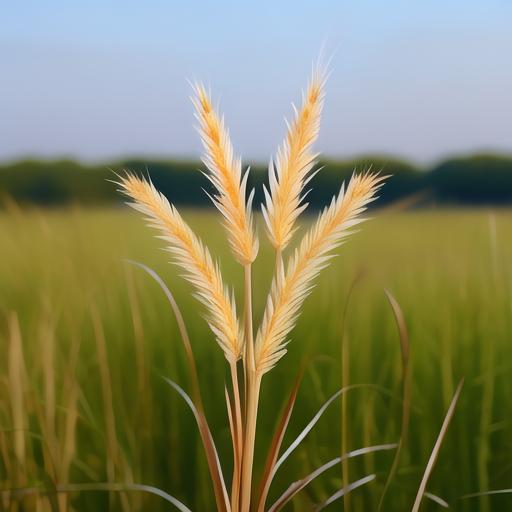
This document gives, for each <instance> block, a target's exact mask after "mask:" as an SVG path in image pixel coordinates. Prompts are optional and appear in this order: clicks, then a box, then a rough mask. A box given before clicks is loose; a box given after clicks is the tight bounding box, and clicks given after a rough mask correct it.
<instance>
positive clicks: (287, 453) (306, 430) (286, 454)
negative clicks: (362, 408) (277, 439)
mask: <svg viewBox="0 0 512 512" xmlns="http://www.w3.org/2000/svg"><path fill="white" fill-rule="evenodd" d="M355 387H359V386H348V387H346V388H341V389H340V390H339V391H337V392H336V393H334V395H332V396H331V398H329V400H327V402H325V403H324V405H322V407H320V409H319V410H318V412H317V413H316V414H315V415H314V416H313V418H312V419H311V421H310V422H309V423H308V424H307V425H306V427H305V428H304V430H303V431H302V432H301V433H300V434H299V435H298V436H297V438H296V439H295V441H293V443H292V444H291V445H290V446H289V447H288V449H287V450H286V451H285V452H284V453H283V455H281V457H280V458H279V460H278V461H277V462H276V464H275V466H274V470H273V475H275V474H276V473H277V470H278V469H279V468H280V467H281V464H283V462H284V461H285V460H286V459H287V458H288V457H289V456H290V454H291V453H292V452H293V451H294V450H295V448H297V446H299V444H300V443H301V442H302V441H303V440H304V438H305V437H306V436H307V435H308V434H309V432H311V430H312V429H313V427H314V426H315V425H316V424H317V422H318V420H319V419H320V418H321V417H322V415H323V413H324V412H325V411H326V409H327V408H328V407H329V405H331V404H332V402H334V400H336V398H338V397H339V396H340V395H342V394H343V393H345V392H347V391H348V390H349V389H353V388H355Z"/></svg>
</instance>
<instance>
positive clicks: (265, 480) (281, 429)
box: [257, 368, 303, 512]
mask: <svg viewBox="0 0 512 512" xmlns="http://www.w3.org/2000/svg"><path fill="white" fill-rule="evenodd" d="M302 376H303V369H302V368H301V369H300V370H299V373H298V375H297V377H296V379H295V383H294V385H293V388H292V390H291V393H290V397H289V398H288V402H287V403H286V406H285V408H284V410H283V414H282V416H281V419H280V421H279V424H278V426H277V428H276V431H275V432H274V436H273V437H272V443H271V445H270V449H269V451H268V456H267V461H266V463H265V469H264V471H263V475H262V477H261V483H260V488H259V492H258V496H259V498H258V506H257V510H258V512H263V510H264V509H265V502H266V500H267V496H268V491H269V489H270V484H271V483H272V480H273V478H274V474H275V471H274V468H275V465H276V461H277V457H278V455H279V450H280V449H281V445H282V443H283V439H284V435H285V433H286V429H287V427H288V423H289V421H290V417H291V415H292V412H293V407H294V405H295V401H296V399H297V393H298V391H299V387H300V383H301V381H302Z"/></svg>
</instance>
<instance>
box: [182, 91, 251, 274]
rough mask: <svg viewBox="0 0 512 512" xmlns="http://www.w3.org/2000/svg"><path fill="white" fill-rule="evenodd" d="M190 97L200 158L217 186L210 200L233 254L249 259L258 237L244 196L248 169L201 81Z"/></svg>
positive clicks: (249, 202) (209, 177)
mask: <svg viewBox="0 0 512 512" xmlns="http://www.w3.org/2000/svg"><path fill="white" fill-rule="evenodd" d="M195 93H196V97H195V98H194V99H193V100H192V101H193V104H194V106H195V109H196V118H197V120H198V121H199V133H200V135H201V139H202V141H203V146H204V149H205V156H204V157H203V162H204V163H205V165H206V167H207V168H208V170H209V173H208V174H206V176H207V177H208V179H209V180H210V181H211V182H212V184H213V186H214V187H215V189H216V190H217V193H218V195H217V196H216V197H213V198H212V200H213V203H214V204H215V206H216V207H217V208H218V209H219V211H220V212H221V213H222V215H223V216H224V220H225V224H226V230H227V233H228V239H229V243H230V245H231V249H232V251H233V254H234V255H235V258H236V259H237V260H238V262H239V263H240V264H242V265H247V264H249V263H252V262H253V261H254V260H255V259H256V255H257V254H258V239H257V238H256V235H255V233H254V229H253V221H252V198H253V196H254V191H252V192H251V195H250V196H249V199H248V200H246V191H247V179H248V177H249V170H247V171H246V172H245V174H244V175H243V176H242V161H241V160H240V158H237V157H235V156H234V152H233V146H232V144H231V140H230V138H229V133H228V131H227V130H226V127H225V125H224V120H223V118H222V117H220V116H219V114H218V113H217V112H216V111H215V109H214V108H213V105H212V102H211V99H210V96H209V95H208V93H207V92H206V89H205V88H204V86H202V85H196V86H195Z"/></svg>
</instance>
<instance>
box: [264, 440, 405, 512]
mask: <svg viewBox="0 0 512 512" xmlns="http://www.w3.org/2000/svg"><path fill="white" fill-rule="evenodd" d="M396 447H397V445H396V444H381V445H376V446H368V447H366V448H360V449H358V450H353V451H351V452H348V453H346V454H344V455H342V456H341V457H336V458H335V459H332V460H330V461H329V462H326V463H325V464H324V465H322V466H320V467H319V468H318V469H316V470H315V471H313V472H312V473H310V474H309V475H308V476H306V477H304V478H302V479H301V480H297V481H296V482H294V483H293V484H291V485H290V487H288V489H287V490H286V491H285V492H284V493H283V494H282V495H281V496H280V497H279V498H278V500H277V501H276V502H275V503H274V504H273V505H272V506H271V507H270V509H269V510H268V512H277V511H278V510H281V509H282V508H283V507H284V506H285V505H286V504H287V503H288V502H289V501H290V500H291V499H292V498H293V497H294V496H295V495H296V494H297V493H298V492H299V491H301V490H302V489H304V487H306V486H307V485H308V484H309V483H310V482H312V481H313V480H314V479H315V478H317V477H318V476H320V475H321V474H322V473H324V472H325V471H327V470H328V469H330V468H332V467H333V466H336V465H337V464H339V463H340V462H343V460H347V459H351V458H353V457H357V456H359V455H365V454H366V453H373V452H378V451H382V450H393V449H394V448H396Z"/></svg>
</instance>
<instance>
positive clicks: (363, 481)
mask: <svg viewBox="0 0 512 512" xmlns="http://www.w3.org/2000/svg"><path fill="white" fill-rule="evenodd" d="M374 479H375V475H368V476H365V477H364V478H361V479H360V480H356V481H355V482H353V483H351V484H349V485H348V486H346V487H343V489H340V490H339V491H338V492H335V493H334V494H333V495H332V496H331V497H330V498H328V499H327V500H326V501H324V502H323V503H322V504H321V505H319V506H318V507H317V508H316V509H315V511H316V512H318V511H320V510H322V509H324V508H325V507H327V505H330V504H331V503H334V502H335V501H336V500H339V499H340V498H341V497H342V496H345V494H347V493H349V492H352V491H353V490H354V489H357V488H358V487H361V486H363V485H365V484H367V483H368V482H371V481H372V480H374Z"/></svg>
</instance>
